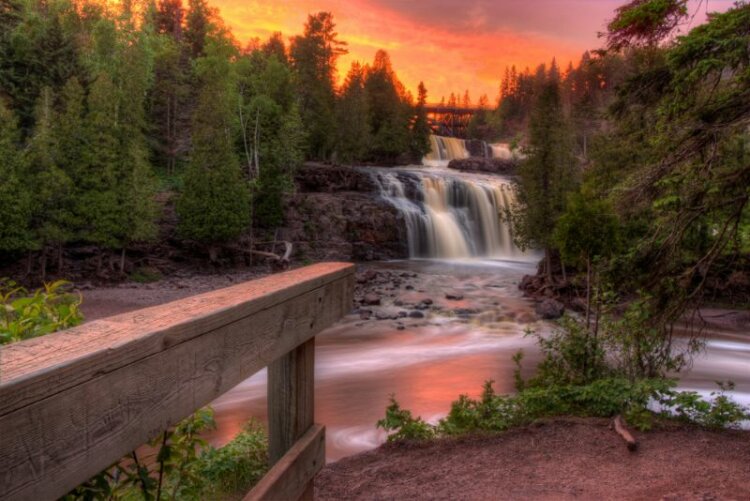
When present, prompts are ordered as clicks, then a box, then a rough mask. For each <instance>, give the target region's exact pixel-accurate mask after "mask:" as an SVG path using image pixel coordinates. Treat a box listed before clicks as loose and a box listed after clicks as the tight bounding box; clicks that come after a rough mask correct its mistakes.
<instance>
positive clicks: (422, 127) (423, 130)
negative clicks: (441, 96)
mask: <svg viewBox="0 0 750 501" xmlns="http://www.w3.org/2000/svg"><path fill="white" fill-rule="evenodd" d="M426 105H427V88H426V87H425V86H424V82H419V85H418V86H417V104H416V106H415V107H414V115H415V118H414V123H413V124H412V126H411V146H410V151H411V154H412V157H413V158H414V160H415V161H417V162H421V161H422V158H423V157H424V156H425V155H427V154H428V153H429V152H430V150H431V149H432V145H431V144H430V134H432V129H431V128H430V123H429V121H428V120H427V112H426V110H425V106H426Z"/></svg>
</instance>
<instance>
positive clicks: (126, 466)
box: [63, 408, 268, 501]
mask: <svg viewBox="0 0 750 501" xmlns="http://www.w3.org/2000/svg"><path fill="white" fill-rule="evenodd" d="M215 427H216V423H215V421H214V417H213V410H211V409H210V408H205V409H201V410H199V411H198V412H196V413H195V414H193V415H192V416H190V417H189V418H187V419H185V420H183V421H182V422H180V423H179V424H178V425H177V426H175V427H174V428H172V429H169V430H167V431H165V432H164V433H163V434H162V435H161V436H160V437H158V438H156V439H154V440H152V441H151V442H149V449H150V451H151V455H149V454H148V453H143V452H140V454H139V453H138V452H136V451H134V452H132V453H131V454H130V455H128V456H126V457H124V458H123V459H122V460H120V461H118V462H117V463H116V464H114V465H112V466H111V467H110V468H108V469H106V470H105V471H103V472H101V473H100V474H98V475H96V476H95V477H93V478H92V479H90V480H89V481H88V482H85V483H84V484H81V485H79V486H78V487H76V488H75V489H74V490H73V491H71V492H70V493H69V494H68V495H67V496H65V497H64V498H63V499H65V500H66V501H73V500H85V501H89V500H92V501H93V500H126V501H131V500H133V501H135V500H159V499H170V500H175V499H179V500H188V501H190V500H196V501H198V500H203V499H212V500H221V499H234V498H236V497H237V496H238V494H244V493H246V492H247V491H248V490H249V489H250V487H251V486H252V485H254V484H255V483H256V482H257V481H258V480H259V479H260V478H261V477H262V476H263V475H264V474H265V472H266V471H267V469H268V452H267V451H268V442H267V439H266V434H265V431H264V430H263V428H262V426H261V425H260V424H258V423H257V422H256V421H250V422H249V423H247V425H246V426H245V428H244V429H243V430H242V432H241V433H240V434H239V435H237V437H235V438H234V439H233V440H232V441H231V442H229V443H228V444H227V445H225V446H224V447H221V448H214V447H211V446H210V445H208V444H207V443H206V441H205V440H204V439H203V438H202V436H203V434H204V433H205V432H206V431H208V430H211V429H213V428H215ZM154 454H155V456H154Z"/></svg>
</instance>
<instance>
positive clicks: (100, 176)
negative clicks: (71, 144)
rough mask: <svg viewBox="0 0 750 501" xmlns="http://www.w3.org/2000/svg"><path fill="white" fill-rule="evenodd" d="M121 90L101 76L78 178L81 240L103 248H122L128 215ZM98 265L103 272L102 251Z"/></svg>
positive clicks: (89, 107) (86, 126)
mask: <svg viewBox="0 0 750 501" xmlns="http://www.w3.org/2000/svg"><path fill="white" fill-rule="evenodd" d="M116 95H117V88H116V87H115V85H114V83H113V82H112V78H111V77H110V76H109V75H108V74H106V73H100V74H99V75H98V76H97V78H96V80H95V81H94V83H93V84H92V85H91V89H90V91H89V95H88V98H87V101H86V104H87V112H86V120H85V123H84V134H85V143H84V145H83V148H82V151H81V168H80V171H79V173H78V177H77V179H76V188H77V189H78V193H77V194H76V210H75V212H76V217H77V218H78V221H79V222H80V223H81V227H80V237H81V239H83V240H84V241H86V242H89V243H92V244H94V245H96V246H98V247H99V249H100V251H101V250H103V249H115V248H119V247H121V245H122V241H123V240H122V239H123V234H124V223H125V221H124V214H123V208H122V207H121V205H120V200H119V196H118V195H119V194H118V186H117V184H118V173H119V168H118V167H119V165H120V158H119V153H120V148H119V137H118V130H117V118H118V117H117V106H116V102H117V100H116V98H114V99H113V96H116ZM99 256H100V259H99V263H98V268H99V271H101V252H100V254H99Z"/></svg>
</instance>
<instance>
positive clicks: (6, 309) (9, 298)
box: [0, 279, 83, 345]
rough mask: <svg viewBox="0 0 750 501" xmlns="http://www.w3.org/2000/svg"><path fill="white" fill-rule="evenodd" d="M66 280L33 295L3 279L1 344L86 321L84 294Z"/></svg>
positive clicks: (1, 291)
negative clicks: (79, 293)
mask: <svg viewBox="0 0 750 501" xmlns="http://www.w3.org/2000/svg"><path fill="white" fill-rule="evenodd" d="M70 286H71V284H70V283H69V282H65V281H63V280H59V281H57V282H53V283H50V284H45V285H44V288H42V289H39V290H36V291H34V293H33V294H30V293H29V292H28V291H27V290H26V289H25V288H23V287H21V286H19V285H18V284H16V283H15V282H13V281H12V280H7V279H3V280H0V345H2V344H7V343H13V342H16V341H23V340H24V339H31V338H34V337H38V336H44V335H45V334H50V333H52V332H55V331H58V330H61V329H67V328H68V327H73V326H76V325H78V324H80V323H81V322H82V321H83V315H82V314H81V310H80V308H79V307H80V306H81V301H82V300H81V297H80V295H78V296H76V295H74V294H70V293H69V292H67V291H68V290H69V288H70Z"/></svg>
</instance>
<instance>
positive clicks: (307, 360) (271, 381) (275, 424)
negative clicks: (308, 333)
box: [268, 338, 315, 465]
mask: <svg viewBox="0 0 750 501" xmlns="http://www.w3.org/2000/svg"><path fill="white" fill-rule="evenodd" d="M314 370H315V338H313V339H310V340H309V341H307V342H306V343H304V344H301V345H300V346H298V347H297V348H295V349H294V350H292V351H290V352H289V353H287V354H285V355H282V356H281V357H279V358H278V359H276V360H274V361H273V362H272V363H271V364H270V365H269V366H268V457H269V460H270V462H271V464H272V465H273V464H275V463H276V461H278V460H279V459H281V457H282V456H283V455H284V454H286V452H287V451H288V450H289V449H291V447H292V445H293V444H294V443H295V442H296V441H297V440H298V439H299V438H300V437H301V436H302V435H303V434H304V433H305V432H306V431H307V430H308V428H310V426H312V424H313V419H314V415H315V372H314Z"/></svg>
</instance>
